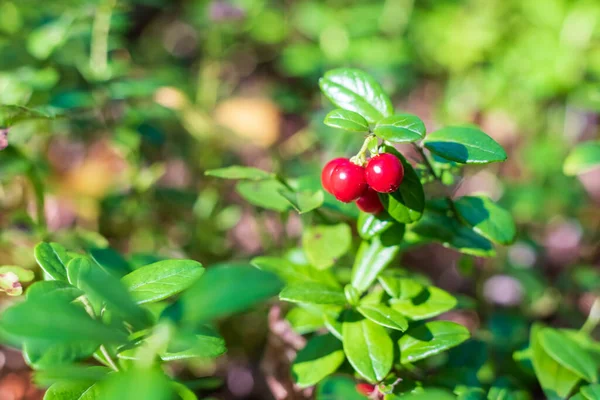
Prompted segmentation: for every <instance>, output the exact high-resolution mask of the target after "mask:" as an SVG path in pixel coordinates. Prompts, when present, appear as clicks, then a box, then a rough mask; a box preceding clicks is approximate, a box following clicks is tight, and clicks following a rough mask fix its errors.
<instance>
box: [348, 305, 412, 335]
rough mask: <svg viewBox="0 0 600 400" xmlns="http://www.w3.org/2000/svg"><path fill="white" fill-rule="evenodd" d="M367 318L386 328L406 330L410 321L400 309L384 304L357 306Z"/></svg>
mask: <svg viewBox="0 0 600 400" xmlns="http://www.w3.org/2000/svg"><path fill="white" fill-rule="evenodd" d="M357 310H358V312H359V313H361V314H362V315H363V316H364V317H366V318H367V319H370V320H371V321H373V322H375V323H376V324H379V325H381V326H385V327H386V328H390V329H395V330H398V331H405V330H406V329H407V328H408V321H407V320H406V318H404V316H403V315H402V314H400V313H399V312H398V311H396V310H394V309H393V308H390V307H388V306H385V305H383V304H364V305H361V306H359V307H358V308H357Z"/></svg>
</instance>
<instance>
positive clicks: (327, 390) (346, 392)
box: [315, 376, 367, 400]
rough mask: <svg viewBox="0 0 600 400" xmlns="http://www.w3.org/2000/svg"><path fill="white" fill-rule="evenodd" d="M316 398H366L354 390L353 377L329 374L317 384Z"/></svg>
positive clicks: (362, 399) (341, 399)
mask: <svg viewBox="0 0 600 400" xmlns="http://www.w3.org/2000/svg"><path fill="white" fill-rule="evenodd" d="M315 398H316V400H366V399H367V398H366V397H365V396H363V395H361V394H360V393H358V391H357V390H356V383H355V382H354V379H352V378H349V377H346V376H331V377H329V378H326V379H325V380H323V381H322V382H321V383H319V385H318V386H317V393H316V396H315Z"/></svg>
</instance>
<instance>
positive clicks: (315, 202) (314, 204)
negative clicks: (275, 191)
mask: <svg viewBox="0 0 600 400" xmlns="http://www.w3.org/2000/svg"><path fill="white" fill-rule="evenodd" d="M279 193H280V194H281V195H282V196H283V197H284V198H285V199H286V200H287V201H288V202H289V203H290V204H291V205H292V207H294V210H296V211H297V212H298V213H299V214H305V213H307V212H310V211H312V210H314V209H316V208H319V207H321V205H322V204H323V202H324V201H325V194H324V193H323V191H322V190H317V191H311V190H302V191H298V192H292V191H291V190H288V189H281V190H280V191H279Z"/></svg>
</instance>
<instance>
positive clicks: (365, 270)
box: [352, 237, 399, 292]
mask: <svg viewBox="0 0 600 400" xmlns="http://www.w3.org/2000/svg"><path fill="white" fill-rule="evenodd" d="M398 251H399V247H398V246H390V247H386V246H384V245H383V244H382V243H381V239H380V238H379V237H375V238H373V240H372V241H371V242H370V243H369V242H367V241H363V242H362V243H361V245H360V247H359V248H358V253H357V254H356V260H355V261H354V266H353V267H352V286H354V287H355V288H356V289H357V290H358V291H359V292H364V291H365V290H367V289H368V288H369V286H371V284H372V283H373V282H374V281H375V279H377V276H379V274H380V273H381V271H383V270H384V269H385V268H386V267H387V266H388V265H390V263H391V262H392V261H393V260H394V258H395V257H396V255H397V254H398Z"/></svg>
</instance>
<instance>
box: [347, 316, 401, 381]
mask: <svg viewBox="0 0 600 400" xmlns="http://www.w3.org/2000/svg"><path fill="white" fill-rule="evenodd" d="M342 335H343V343H344V352H345V353H346V357H348V361H350V364H351V365H352V367H354V369H355V370H356V372H358V373H359V374H360V375H361V376H362V377H364V378H365V379H366V380H368V381H369V382H371V383H374V382H377V381H380V380H382V379H383V378H385V377H386V376H387V374H388V372H390V370H391V369H392V364H393V362H394V345H393V343H392V339H390V337H389V336H388V334H387V332H386V330H385V328H383V327H382V326H380V325H377V324H376V323H374V322H371V321H370V320H368V319H365V318H363V317H362V316H361V315H360V314H358V313H356V312H347V313H346V315H345V316H344V322H343V325H342Z"/></svg>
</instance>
